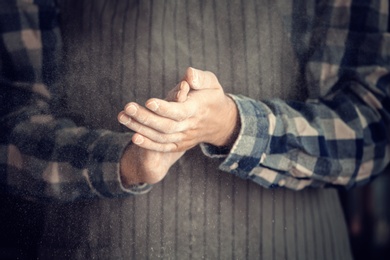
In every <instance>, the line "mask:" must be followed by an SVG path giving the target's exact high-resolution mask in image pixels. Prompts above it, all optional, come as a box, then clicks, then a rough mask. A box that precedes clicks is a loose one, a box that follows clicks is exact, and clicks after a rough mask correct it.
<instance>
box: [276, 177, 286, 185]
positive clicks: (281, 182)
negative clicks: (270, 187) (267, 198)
mask: <svg viewBox="0 0 390 260" xmlns="http://www.w3.org/2000/svg"><path fill="white" fill-rule="evenodd" d="M278 185H279V186H284V185H286V180H284V179H282V180H280V181H279V182H278Z"/></svg>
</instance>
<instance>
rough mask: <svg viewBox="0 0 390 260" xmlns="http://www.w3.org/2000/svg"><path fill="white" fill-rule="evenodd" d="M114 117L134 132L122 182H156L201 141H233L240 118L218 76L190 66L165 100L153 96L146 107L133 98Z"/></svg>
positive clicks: (123, 163) (219, 143)
mask: <svg viewBox="0 0 390 260" xmlns="http://www.w3.org/2000/svg"><path fill="white" fill-rule="evenodd" d="M118 120H119V122H120V123H122V124H124V125H125V126H126V127H128V128H129V129H131V130H133V131H134V132H136V133H135V134H134V135H133V137H132V141H133V143H134V144H135V145H130V146H129V147H128V149H127V150H126V151H125V153H124V155H123V157H122V160H121V177H122V182H123V183H124V184H125V185H126V184H127V185H130V184H136V183H140V182H143V183H150V184H153V183H156V182H158V181H160V180H161V179H163V178H164V177H165V175H166V174H167V172H168V170H169V168H170V167H171V166H172V165H173V164H174V163H175V162H176V161H177V160H178V159H179V158H180V157H181V156H182V155H183V154H184V152H185V151H186V150H188V149H190V148H192V147H194V146H196V145H198V144H200V143H209V144H212V145H215V146H231V145H232V143H233V142H234V140H235V139H236V135H237V132H238V128H239V127H240V126H239V119H238V112H237V108H236V105H235V103H234V101H233V100H232V99H231V98H230V97H229V96H227V95H226V94H225V93H224V91H223V88H222V86H221V85H220V83H219V81H218V79H217V77H216V76H215V75H214V74H213V73H211V72H208V71H201V70H197V69H194V68H188V69H187V71H186V73H185V75H184V77H183V79H182V81H181V82H180V83H179V84H178V85H177V86H176V87H175V88H174V89H172V90H171V91H170V92H169V94H168V96H167V98H166V99H165V100H163V99H158V98H151V99H149V100H148V101H147V102H146V103H145V107H143V106H141V105H139V104H137V103H134V102H131V103H128V104H127V105H126V106H125V109H124V110H123V111H121V112H120V113H119V114H118Z"/></svg>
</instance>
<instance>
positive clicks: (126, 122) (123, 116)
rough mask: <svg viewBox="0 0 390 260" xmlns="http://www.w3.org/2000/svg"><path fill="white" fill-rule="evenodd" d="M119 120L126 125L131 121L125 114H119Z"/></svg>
mask: <svg viewBox="0 0 390 260" xmlns="http://www.w3.org/2000/svg"><path fill="white" fill-rule="evenodd" d="M119 122H120V123H121V124H124V125H128V124H129V123H130V122H131V118H130V117H128V116H126V115H121V116H120V117H119Z"/></svg>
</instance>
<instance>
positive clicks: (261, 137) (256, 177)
mask: <svg viewBox="0 0 390 260" xmlns="http://www.w3.org/2000/svg"><path fill="white" fill-rule="evenodd" d="M368 4H369V3H368ZM379 7H380V5H379V4H378V5H377V7H375V6H374V7H373V6H371V7H364V8H365V9H364V8H363V10H365V11H367V12H368V13H367V17H370V15H375V14H377V13H380V14H381V15H383V16H381V22H380V25H381V26H382V27H381V26H379V25H378V28H377V29H376V30H375V29H373V28H372V27H371V26H373V24H367V25H359V26H358V29H359V30H358V31H354V30H353V28H354V27H356V25H353V24H346V25H345V24H344V26H345V28H344V29H343V28H340V26H339V27H337V22H338V21H339V20H338V19H337V17H332V18H333V19H329V21H333V22H334V23H336V25H335V27H337V29H334V28H331V26H332V25H330V27H326V28H321V30H319V31H321V33H324V32H325V34H324V35H326V37H325V39H323V40H322V41H321V43H320V45H319V46H317V47H316V51H315V52H314V54H313V55H312V57H311V60H309V63H308V68H307V69H308V73H309V74H308V77H309V78H310V77H311V79H312V81H311V84H318V86H319V87H320V89H321V91H322V92H321V93H322V94H323V96H322V97H316V96H313V99H311V100H309V101H307V102H305V103H302V102H283V101H281V100H268V101H264V102H261V101H255V100H252V99H249V98H246V97H242V96H235V95H231V97H232V98H233V99H234V101H235V104H236V106H237V109H238V114H239V117H238V118H239V121H240V132H239V135H238V138H236V139H235V140H236V141H235V143H234V145H233V146H232V147H229V148H228V149H226V148H227V147H223V148H222V149H221V147H219V144H218V143H213V141H212V138H206V137H205V136H204V135H203V133H204V131H207V129H206V128H204V129H201V128H199V129H195V130H194V129H191V124H193V122H196V120H204V118H196V117H199V116H200V115H199V114H193V112H194V111H197V110H199V109H200V110H201V111H202V110H204V107H202V106H198V107H196V105H197V104H195V103H196V102H193V103H192V104H190V103H187V105H188V106H187V107H185V106H182V107H181V108H180V107H178V105H180V104H169V103H165V102H162V101H160V100H155V102H159V108H158V111H155V113H158V114H160V115H163V116H171V118H172V119H173V120H172V121H169V120H165V121H163V120H161V119H160V120H158V119H155V120H149V121H150V122H152V121H153V122H154V123H153V124H149V126H150V129H148V128H147V127H143V128H140V127H138V129H142V131H138V132H139V134H141V135H142V136H144V139H143V142H142V143H140V144H138V145H140V146H144V147H148V148H150V149H165V150H168V151H171V150H175V149H177V147H179V148H180V149H186V147H192V146H193V145H195V144H197V143H202V142H209V143H210V144H211V145H203V149H204V151H205V152H206V154H208V155H209V156H216V157H223V158H225V160H224V161H223V163H222V164H221V165H220V168H221V169H222V170H224V171H227V172H231V173H233V174H236V175H238V176H241V177H243V178H248V179H252V180H253V181H255V182H257V183H259V184H261V185H263V186H266V187H274V186H286V187H288V188H291V189H302V188H304V187H307V186H313V187H320V186H321V187H322V186H326V185H337V186H339V185H342V186H346V187H351V186H354V185H355V184H356V183H364V182H367V181H368V180H369V179H371V178H372V177H373V176H375V175H376V174H378V173H380V172H381V171H382V170H383V169H384V168H385V167H386V165H387V164H388V163H389V156H390V155H389V140H390V137H389V133H390V126H389V122H390V121H389V120H390V118H389V117H390V115H389V106H388V105H387V104H388V101H389V95H390V90H389V87H390V82H389V79H390V76H389V64H390V61H389V54H388V50H389V49H390V41H389V34H388V32H387V31H386V30H387V24H388V23H387V22H386V21H388V14H387V10H377V9H375V8H379ZM354 8H355V9H354V10H356V8H357V7H356V6H354ZM361 8H362V7H361ZM335 9H336V8H335ZM346 13H348V12H346ZM337 14H340V12H329V15H337ZM342 14H343V15H345V14H344V13H342ZM328 18H329V17H328ZM383 21H385V22H383ZM355 22H356V21H355ZM368 22H370V20H369V18H367V23H368ZM321 26H323V25H321ZM347 29H348V30H351V31H347ZM364 30H366V31H364ZM346 35H348V36H349V38H348V39H346V38H345V36H346ZM362 39H364V41H363V40H362ZM325 43H326V45H325ZM343 44H344V45H343ZM340 46H342V47H340ZM373 46H375V47H374V48H373ZM199 73H200V74H202V75H206V74H203V73H202V72H199ZM187 74H188V73H187ZM189 77H191V76H190V75H189ZM313 79H314V80H318V81H317V82H315V81H314V80H313ZM192 81H193V78H190V79H189V82H192ZM195 85H196V84H195ZM192 87H193V88H194V89H196V87H197V86H192ZM200 92H201V90H200V91H198V92H193V101H195V98H196V96H198V95H199V96H200ZM205 98H207V97H206V96H203V97H202V100H201V99H199V100H198V102H199V104H202V105H204V104H205V101H204V99H205ZM214 98H215V96H214V97H213V99H214ZM227 107H229V106H227ZM172 111H177V112H176V114H175V113H173V112H172ZM227 113H228V111H225V112H223V113H222V114H227ZM210 115H212V114H211V113H208V114H207V115H206V117H207V116H210ZM213 116H215V114H213ZM143 117H145V116H143ZM194 118H195V119H196V120H195V121H193V122H192V123H191V122H190V121H191V120H193V119H194ZM214 118H215V117H214ZM158 122H160V123H158ZM208 122H210V123H211V124H212V122H213V121H212V120H209V121H208ZM229 122H230V123H229ZM144 124H145V125H146V123H144ZM163 125H165V126H166V127H163ZM233 125H237V123H234V120H233V121H230V120H228V121H226V126H227V127H232V126H233ZM226 126H225V127H226ZM207 127H208V128H209V127H210V125H208V126H207ZM220 127H221V126H220ZM164 129H169V130H170V131H166V130H164ZM172 129H175V130H176V131H177V132H175V130H172ZM153 130H156V132H153ZM215 134H216V136H219V135H220V134H222V133H221V132H216V133H215ZM137 135H138V134H137ZM137 135H136V136H137ZM222 136H223V134H222ZM225 136H226V135H225ZM182 140H191V141H190V143H189V142H188V141H187V143H184V142H182ZM210 141H211V142H210ZM191 142H192V143H191Z"/></svg>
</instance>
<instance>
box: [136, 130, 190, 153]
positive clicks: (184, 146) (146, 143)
mask: <svg viewBox="0 0 390 260" xmlns="http://www.w3.org/2000/svg"><path fill="white" fill-rule="evenodd" d="M132 141H133V143H134V144H136V145H138V146H139V147H142V148H144V149H148V150H152V151H156V152H165V153H166V152H183V151H186V150H188V149H190V148H192V147H193V145H192V146H190V143H188V142H183V143H181V145H180V146H179V145H178V144H177V143H164V144H162V143H157V142H154V141H152V140H150V139H149V138H147V137H145V136H143V135H140V134H139V133H136V134H134V135H133V137H132Z"/></svg>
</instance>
